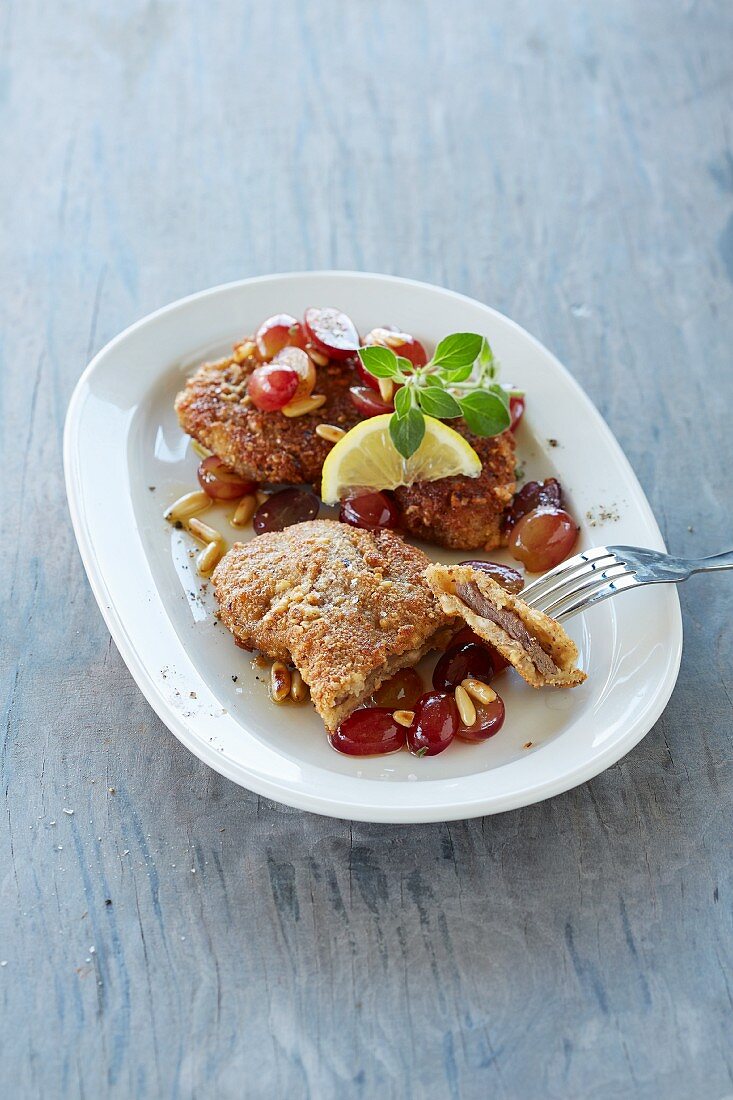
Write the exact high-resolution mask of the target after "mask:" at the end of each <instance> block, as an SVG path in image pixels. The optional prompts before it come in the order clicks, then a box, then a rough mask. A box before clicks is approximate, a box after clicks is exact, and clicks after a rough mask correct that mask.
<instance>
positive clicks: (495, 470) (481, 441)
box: [395, 420, 516, 550]
mask: <svg viewBox="0 0 733 1100" xmlns="http://www.w3.org/2000/svg"><path fill="white" fill-rule="evenodd" d="M449 423H450V426H451V428H455V429H456V431H458V432H460V434H461V435H462V436H463V437H464V438H465V439H467V440H468V442H469V443H470V444H471V446H472V447H473V449H474V450H475V451H476V453H477V455H478V456H479V458H480V459H481V473H480V475H479V476H478V477H475V478H474V477H444V478H440V479H439V480H438V481H421V482H418V484H416V485H408V486H406V487H405V488H402V489H396V490H395V498H396V500H397V503H398V505H399V507H400V510H401V512H402V527H403V529H404V530H405V531H406V532H407V533H408V534H410V535H414V537H415V538H420V539H425V540H427V541H428V542H436V543H438V545H439V546H449V547H451V548H452V549H454V550H478V549H482V550H494V549H495V548H496V547H497V546H501V545H502V542H503V541H504V536H503V532H502V520H503V518H504V512H505V511H506V509H507V507H508V506H509V504H511V501H512V497H513V495H514V491H515V489H516V482H515V477H514V470H515V466H516V455H515V443H514V435H513V433H512V432H508V431H507V432H502V434H501V435H496V436H492V437H491V438H488V439H487V438H485V437H481V436H477V435H474V434H473V433H472V432H470V431H469V430H468V428H467V427H466V425H465V423H464V421H463V420H451V421H449Z"/></svg>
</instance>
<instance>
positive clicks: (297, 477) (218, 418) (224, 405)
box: [176, 358, 360, 485]
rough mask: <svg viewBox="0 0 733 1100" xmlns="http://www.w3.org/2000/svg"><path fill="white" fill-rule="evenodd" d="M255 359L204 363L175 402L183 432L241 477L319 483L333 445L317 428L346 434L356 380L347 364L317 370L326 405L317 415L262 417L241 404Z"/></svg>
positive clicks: (352, 415) (354, 413)
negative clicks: (321, 426) (331, 427)
mask: <svg viewBox="0 0 733 1100" xmlns="http://www.w3.org/2000/svg"><path fill="white" fill-rule="evenodd" d="M259 365H260V362H259V360H257V359H254V358H252V359H245V360H244V362H242V363H238V362H237V360H236V359H234V358H230V359H219V360H217V361H216V362H213V363H204V364H203V365H202V366H200V367H199V368H198V370H197V371H196V372H195V373H194V374H193V375H192V376H191V378H189V379H188V381H187V383H186V386H185V388H184V389H183V390H181V392H180V393H179V394H178V396H177V397H176V412H177V413H178V419H179V421H180V424H181V427H182V428H183V430H184V432H187V433H188V435H190V436H193V438H194V439H197V440H198V441H199V443H202V444H203V445H204V447H207V448H208V449H209V450H210V451H213V452H214V454H215V455H217V456H218V457H219V458H220V459H221V461H222V462H223V463H225V465H227V466H228V467H229V468H230V469H232V470H234V471H235V472H236V473H238V474H239V475H240V477H244V478H250V479H251V480H252V481H256V482H258V483H271V484H273V485H278V484H288V485H301V484H308V483H310V484H315V483H318V482H319V481H320V478H321V469H322V468H323V463H324V462H325V461H326V456H327V455H328V452H329V451H330V450H331V447H332V446H333V444H332V443H328V442H327V441H326V440H325V439H321V437H320V436H318V435H316V431H315V429H316V425H317V424H334V425H336V427H339V428H343V429H344V430H345V431H348V429H349V428H351V427H353V426H354V424H356V423H358V421H359V419H360V417H359V414H358V412H357V411H356V409H355V408H354V405H353V403H352V401H351V398H350V397H349V386H350V385H353V384H354V382H355V381H357V379H356V376H355V375H354V372H353V371H352V370H351V369H349V368H348V367H345V366H344V364H343V363H341V364H336V363H329V364H328V366H325V367H319V368H318V381H317V383H316V390H315V392H316V393H322V394H324V396H325V398H326V402H325V404H324V405H322V406H321V408H319V409H317V410H316V412H314V413H309V414H307V415H305V416H296V417H287V416H284V415H283V413H281V412H262V411H261V410H260V409H256V408H255V407H254V406H253V405H251V404H249V403H247V402H244V403H243V401H242V399H243V398H244V397H246V394H247V380H248V378H249V376H250V374H251V373H252V371H253V370H254V369H255V367H258V366H259Z"/></svg>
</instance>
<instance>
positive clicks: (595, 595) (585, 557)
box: [521, 546, 733, 622]
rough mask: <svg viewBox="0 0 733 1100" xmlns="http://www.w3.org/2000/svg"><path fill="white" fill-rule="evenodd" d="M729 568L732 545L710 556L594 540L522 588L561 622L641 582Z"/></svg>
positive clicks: (525, 595)
mask: <svg viewBox="0 0 733 1100" xmlns="http://www.w3.org/2000/svg"><path fill="white" fill-rule="evenodd" d="M718 569H733V550H725V551H724V552H723V553H722V554H714V555H713V556H712V557H710V558H691V559H688V558H675V557H673V556H672V555H671V554H661V553H660V552H659V551H658V550H645V549H644V548H643V547H641V546H596V547H595V548H594V549H593V550H584V551H583V553H582V554H576V555H575V557H574V558H569V559H568V560H567V561H564V562H562V564H561V565H558V566H556V567H555V568H554V569H551V570H550V572H549V573H545V575H544V576H543V577H540V578H539V580H536V581H533V582H532V584H529V585H527V587H526V588H525V589H524V590H523V591H522V593H521V598H522V599H523V600H525V602H526V603H528V604H529V605H530V607H536V608H537V610H538V611H544V612H546V614H548V615H551V616H552V617H553V619H557V620H558V621H559V622H561V621H562V620H563V619H569V618H570V616H571V615H577V614H578V612H580V611H585V610H587V608H589V607H592V606H593V605H594V604H597V603H602V602H603V600H608V599H610V598H611V596H615V595H616V594H617V593H618V592H625V591H627V590H628V589H629V588H638V586H639V585H641V584H664V583H667V582H671V583H673V584H678V583H679V582H680V581H686V580H687V578H688V577H691V576H692V574H693V573H712V572H715V571H717V570H718Z"/></svg>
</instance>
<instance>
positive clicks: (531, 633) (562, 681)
mask: <svg viewBox="0 0 733 1100" xmlns="http://www.w3.org/2000/svg"><path fill="white" fill-rule="evenodd" d="M425 575H426V578H427V581H428V584H429V585H430V587H431V588H432V590H433V592H434V593H435V595H436V596H437V598H438V599H439V600H440V604H441V607H442V608H443V610H444V611H445V612H446V613H447V614H455V615H460V616H461V617H462V618H463V619H465V621H466V622H467V623H468V625H469V626H470V627H471V628H472V629H473V630H474V631H475V632H476V633H477V634H478V635H479V637H481V638H483V639H484V640H485V641H487V642H490V643H491V645H493V646H494V647H495V648H496V649H497V650H498V651H499V653H501V655H502V656H503V657H505V658H506V659H507V661H509V662H510V663H511V664H512V665H514V667H515V668H516V670H517V672H518V673H519V674H520V676H522V677H523V678H524V679H525V680H526V681H527V683H528V684H531V685H532V687H536V688H539V687H544V686H547V685H549V686H553V687H575V686H576V685H577V684H581V683H583V681H584V680H585V679H586V675H585V673H584V672H582V671H581V670H580V669H579V668H577V667H576V663H577V660H578V649H577V646H576V645H575V642H573V641H572V639H571V638H569V637H568V635H567V634H566V633H565V631H564V630H563V628H562V627H561V626H560V624H559V623H558V622H556V621H555V619H552V618H550V616H549V615H545V614H544V613H543V612H541V611H537V610H536V609H535V608H532V607H530V606H529V604H527V603H525V602H524V600H522V599H521V597H519V596H515V595H512V594H511V593H509V592H507V591H506V590H505V589H504V588H502V587H501V586H500V585H498V584H497V583H496V582H495V581H494V580H492V579H491V578H490V577H488V576H487V575H486V574H485V573H483V572H481V571H480V570H477V569H472V568H471V567H470V566H461V565H459V566H453V567H449V566H445V565H431V566H430V567H429V568H428V570H427V571H426V574H425Z"/></svg>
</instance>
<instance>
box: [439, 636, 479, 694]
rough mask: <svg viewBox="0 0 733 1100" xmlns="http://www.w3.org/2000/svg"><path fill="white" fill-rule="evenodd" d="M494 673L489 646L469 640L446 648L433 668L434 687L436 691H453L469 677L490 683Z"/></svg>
mask: <svg viewBox="0 0 733 1100" xmlns="http://www.w3.org/2000/svg"><path fill="white" fill-rule="evenodd" d="M493 675H494V665H493V662H492V659H491V653H490V652H489V650H488V649H487V647H486V646H485V645H477V644H476V643H475V642H467V643H466V644H465V645H452V646H450V648H449V649H446V651H445V653H444V654H443V656H442V657H441V658H440V660H439V661H438V663H437V665H436V666H435V668H434V669H433V687H434V688H435V689H436V691H452V690H453V689H454V688H455V687H457V686H458V684H460V683H461V681H462V680H466V679H468V678H470V679H472V680H483V682H484V683H485V684H488V682H489V680H490V679H491V677H492V676H493Z"/></svg>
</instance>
